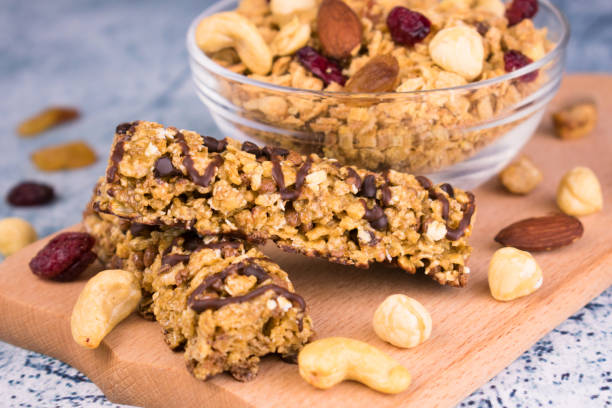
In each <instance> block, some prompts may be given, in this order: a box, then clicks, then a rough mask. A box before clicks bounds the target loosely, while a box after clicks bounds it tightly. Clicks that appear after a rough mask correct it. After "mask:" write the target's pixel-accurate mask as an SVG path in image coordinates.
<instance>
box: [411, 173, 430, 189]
mask: <svg viewBox="0 0 612 408" xmlns="http://www.w3.org/2000/svg"><path fill="white" fill-rule="evenodd" d="M414 178H415V179H416V180H417V181H418V182H419V184H420V185H421V187H423V188H424V189H425V190H429V189H430V188H432V187H433V183H432V182H431V180H430V179H428V178H427V177H425V176H415V177H414Z"/></svg>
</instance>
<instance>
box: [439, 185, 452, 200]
mask: <svg viewBox="0 0 612 408" xmlns="http://www.w3.org/2000/svg"><path fill="white" fill-rule="evenodd" d="M440 190H442V191H444V192H445V193H446V194H448V196H449V197H450V198H455V190H454V189H453V186H451V185H450V184H448V183H444V184H440Z"/></svg>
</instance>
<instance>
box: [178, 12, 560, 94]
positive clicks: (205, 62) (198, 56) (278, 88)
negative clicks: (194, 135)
mask: <svg viewBox="0 0 612 408" xmlns="http://www.w3.org/2000/svg"><path fill="white" fill-rule="evenodd" d="M235 2H236V0H221V1H218V2H216V3H214V4H213V5H211V6H209V7H208V8H206V9H205V10H204V11H203V12H202V13H200V14H199V15H198V16H197V17H196V18H195V19H194V20H193V21H192V23H191V25H190V26H189V29H188V30H187V51H188V52H189V55H190V57H191V58H193V59H194V60H195V61H196V62H197V63H198V64H200V65H201V66H202V67H204V68H205V69H207V70H209V71H211V72H213V73H215V74H217V75H219V76H221V77H224V78H226V79H229V80H232V81H235V82H239V83H242V84H244V85H250V86H256V87H259V88H262V89H266V90H270V91H275V92H279V93H290V94H295V93H302V94H311V95H314V96H319V97H330V98H331V97H343V98H346V97H353V98H362V97H366V98H371V97H372V96H376V97H378V98H390V97H391V98H393V97H395V98H397V97H398V96H414V95H419V94H422V95H424V94H431V93H436V92H437V93H442V92H452V91H469V90H476V89H479V88H481V87H484V86H488V85H495V84H499V83H503V82H505V81H508V80H511V79H514V78H518V77H521V76H523V75H525V74H528V73H530V72H533V71H535V70H539V69H541V68H542V67H543V66H545V65H546V64H548V63H549V62H551V61H554V60H555V59H557V58H559V57H560V55H561V54H562V53H563V52H564V50H565V48H566V47H567V43H568V41H569V34H570V26H569V22H568V21H567V19H566V17H565V15H564V14H563V13H562V12H561V10H559V9H558V8H557V7H556V6H555V5H554V4H552V3H551V1H550V0H539V4H540V7H541V6H542V5H544V6H545V7H546V8H547V9H549V11H550V12H552V14H553V15H554V17H555V18H556V19H557V23H558V24H559V25H560V26H561V29H562V32H561V39H560V40H559V41H558V42H557V44H555V47H554V48H553V49H552V50H550V51H549V52H548V53H547V54H546V55H545V56H544V57H542V58H541V59H539V60H538V61H535V62H532V63H531V64H528V65H525V66H524V67H522V68H520V69H517V70H516V71H512V72H509V73H507V74H504V75H500V76H498V77H495V78H490V79H486V80H484V81H478V82H472V83H469V84H466V85H460V86H453V87H449V88H437V89H426V90H418V91H409V92H373V93H353V92H339V91H316V90H310V89H303V88H293V87H289V86H282V85H275V84H271V83H268V82H264V81H258V80H256V79H251V78H248V77H246V76H244V75H241V74H238V73H235V72H233V71H230V70H229V69H226V68H224V67H222V66H221V65H219V64H217V63H216V62H214V61H213V60H212V59H210V58H209V57H208V56H207V55H206V54H205V53H204V52H203V51H201V50H200V48H199V47H198V46H197V44H196V42H195V30H196V27H197V25H198V23H199V22H200V20H202V19H203V18H204V17H207V16H210V15H212V14H215V13H218V12H220V11H223V9H225V8H226V7H228V6H229V5H231V4H232V3H235Z"/></svg>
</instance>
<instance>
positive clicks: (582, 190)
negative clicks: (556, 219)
mask: <svg viewBox="0 0 612 408" xmlns="http://www.w3.org/2000/svg"><path fill="white" fill-rule="evenodd" d="M557 205H558V206H559V208H560V209H561V211H563V212H564V213H566V214H569V215H589V214H593V213H596V212H597V211H601V209H602V208H603V195H602V193H601V185H600V184H599V180H598V179H597V176H596V175H595V173H593V171H592V170H591V169H589V168H588V167H575V168H573V169H572V170H570V171H568V172H567V173H566V174H565V175H564V176H563V179H561V182H560V183H559V187H557Z"/></svg>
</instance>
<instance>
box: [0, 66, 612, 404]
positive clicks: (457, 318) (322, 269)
mask: <svg viewBox="0 0 612 408" xmlns="http://www.w3.org/2000/svg"><path fill="white" fill-rule="evenodd" d="M610 94H612V77H611V76H603V75H600V76H597V75H577V76H569V77H567V78H566V79H565V80H564V83H563V85H562V89H561V91H560V92H559V94H558V95H557V97H556V99H555V100H554V101H553V103H552V105H551V109H554V108H555V107H558V106H560V105H562V104H565V103H567V102H568V101H571V100H573V99H581V98H584V97H591V98H594V99H595V100H596V101H597V104H598V108H599V113H600V120H599V123H598V126H597V129H596V131H595V132H594V134H592V135H590V136H589V137H587V138H585V139H583V140H579V141H571V142H562V141H560V140H558V139H556V138H555V137H553V136H552V133H551V128H550V127H551V125H550V115H546V117H545V120H544V122H543V123H542V125H541V127H540V130H539V131H538V134H537V135H536V136H535V137H534V138H533V139H532V140H531V141H530V142H529V144H528V145H527V146H526V148H525V149H524V150H525V152H526V153H527V154H528V155H529V156H530V157H531V158H532V159H533V161H534V162H535V163H536V164H537V165H538V166H539V167H540V168H541V169H542V171H543V173H544V182H543V183H542V185H540V186H539V187H538V188H537V189H536V190H535V191H534V192H533V193H532V194H531V195H529V196H528V197H517V196H512V195H509V194H507V193H505V192H504V191H503V190H502V189H501V188H500V186H499V184H498V183H497V181H496V180H491V181H490V182H488V183H486V184H485V185H484V186H482V187H481V188H479V189H477V190H476V191H475V193H476V199H477V204H478V213H477V217H478V218H477V222H476V228H475V230H474V234H473V237H472V239H471V242H472V244H473V246H474V254H473V256H472V259H471V262H470V266H471V270H472V275H471V278H470V281H469V283H468V287H467V288H464V289H455V288H447V287H441V286H439V285H438V284H436V283H434V282H432V281H430V280H429V279H427V278H424V277H418V276H416V277H414V276H408V275H406V274H405V273H404V272H402V271H400V270H395V269H387V268H383V267H375V268H371V269H369V270H360V269H355V268H350V267H343V266H338V265H334V264H329V263H327V262H324V261H321V260H316V259H307V258H304V257H301V256H297V255H290V254H285V253H282V252H280V251H279V250H277V249H276V248H274V247H272V246H267V247H266V248H265V252H267V253H268V255H269V256H271V257H272V258H273V259H274V260H275V261H277V262H278V263H279V264H280V265H281V266H282V267H283V268H284V269H285V270H286V271H288V272H289V274H290V276H291V279H292V280H293V282H294V285H295V287H296V289H297V291H298V292H299V293H300V294H302V295H303V296H304V298H305V299H306V301H307V303H308V307H309V309H310V312H311V315H312V318H313V320H314V322H315V329H316V331H317V333H318V336H319V337H327V336H332V335H333V336H347V337H353V338H356V339H360V340H363V341H366V342H368V343H370V344H372V345H374V346H377V347H379V348H381V349H382V350H384V351H385V352H387V353H389V354H390V355H392V356H393V357H395V358H396V359H397V360H399V361H400V362H401V363H402V364H404V365H405V366H406V367H408V369H409V370H410V371H411V372H412V374H413V378H414V381H413V384H412V385H411V386H410V388H409V390H408V391H406V392H404V393H402V394H399V395H394V396H387V395H382V394H378V393H376V392H374V391H372V390H370V389H368V388H366V387H364V386H362V385H360V384H357V383H354V382H345V383H342V384H340V385H338V386H336V387H334V388H333V389H331V390H327V391H320V390H316V389H314V388H312V387H311V386H310V385H308V384H307V383H305V382H304V381H303V380H302V379H301V378H300V376H299V374H298V370H297V366H295V365H290V364H286V363H283V362H281V361H280V360H279V359H278V358H276V357H266V358H264V360H263V362H262V366H261V370H260V372H259V375H258V377H257V378H256V379H255V380H254V381H252V382H249V383H239V382H236V381H234V380H232V379H231V378H230V377H229V376H228V375H219V376H216V377H214V378H213V379H211V380H209V381H207V382H201V381H198V380H195V379H194V378H192V377H191V375H190V374H189V373H188V372H187V370H186V369H185V364H184V361H183V356H182V354H181V353H174V352H172V351H170V350H169V349H168V348H167V347H166V345H165V343H164V342H163V339H162V335H161V332H160V328H159V326H158V325H157V324H156V323H154V322H148V321H145V320H142V319H140V318H139V317H137V316H135V315H132V316H131V317H129V318H128V319H127V320H126V321H124V322H123V323H121V324H120V325H119V326H118V327H117V328H116V329H115V330H114V331H113V332H112V333H111V334H110V335H109V336H108V337H107V338H106V339H105V340H104V341H103V343H102V345H101V346H100V347H99V348H98V349H96V350H87V349H83V348H81V347H79V346H78V345H76V344H75V343H74V341H73V340H72V337H71V335H70V323H69V320H70V313H71V310H72V306H73V304H74V302H75V301H76V298H77V296H78V294H79V291H80V290H81V288H82V287H83V285H84V284H85V281H86V279H87V278H88V277H89V276H91V274H92V273H94V272H95V270H93V269H95V268H92V270H90V271H89V272H88V273H87V274H86V275H85V276H83V277H82V278H81V279H80V280H78V281H76V282H71V283H54V282H47V281H43V280H40V279H38V278H36V277H35V276H33V275H32V273H31V272H30V271H29V268H28V266H27V263H28V261H29V260H30V258H31V257H32V256H33V254H35V253H36V252H37V251H38V250H39V249H40V248H41V247H42V246H43V245H44V244H45V241H46V240H47V239H45V240H41V241H39V242H37V243H35V244H33V245H31V246H29V247H27V248H25V249H24V250H22V251H21V252H19V253H17V254H15V255H13V256H11V257H9V258H8V259H7V260H5V261H4V262H3V263H2V264H1V265H0V310H1V311H2V312H1V313H0V339H2V340H3V341H7V342H9V343H12V344H15V345H17V346H20V347H24V348H27V349H31V350H35V351H38V352H41V353H44V354H48V355H50V356H53V357H56V358H59V359H60V360H62V361H65V362H67V363H68V364H71V365H73V366H74V367H76V368H78V369H79V370H81V371H83V372H84V373H85V374H86V375H87V376H88V377H89V378H90V379H91V380H92V381H93V382H95V383H96V384H97V385H98V386H99V387H100V388H101V389H102V391H103V392H104V393H105V394H106V396H107V397H108V398H109V399H110V400H111V401H114V402H117V403H125V404H132V405H139V406H147V407H174V406H180V407H232V408H236V407H282V408H287V407H294V406H316V407H327V406H329V407H349V406H350V407H368V408H370V407H373V406H376V407H397V406H402V407H408V406H410V407H434V406H435V407H450V406H453V405H454V404H456V403H457V402H459V401H460V400H461V399H462V398H464V397H465V396H467V395H468V394H469V393H470V392H472V391H473V390H475V389H476V388H478V387H479V386H480V385H482V384H483V383H485V382H486V381H487V380H488V379H490V378H491V377H493V376H494V375H495V374H496V373H497V372H499V371H500V370H501V369H503V368H504V367H505V366H506V365H508V364H509V363H511V362H512V361H513V360H514V359H516V358H517V357H518V356H519V355H520V354H521V353H522V352H523V351H524V350H526V349H527V348H529V347H530V346H531V345H532V344H533V343H534V342H535V341H536V340H538V339H539V338H540V337H542V336H543V335H544V334H545V333H547V332H548V331H550V330H551V329H552V328H554V327H555V326H557V325H558V324H559V323H561V322H562V321H563V320H565V319H566V318H567V317H568V316H570V315H571V314H572V313H574V312H575V311H577V310H578V309H579V308H580V307H581V306H583V305H584V304H585V303H587V302H588V301H589V300H590V299H592V298H593V297H595V296H597V295H598V294H599V293H601V292H602V291H603V290H605V289H606V288H607V287H608V286H610V285H611V284H612V229H611V228H610V226H611V225H612V214H611V212H610V210H609V206H610V205H612V204H611V203H612V135H611V133H610V130H609V129H611V128H612V98H610V97H609V95H610ZM576 165H586V166H588V167H590V168H592V169H593V170H594V171H595V173H596V174H597V175H598V176H599V179H600V181H601V183H602V187H603V190H604V202H605V207H604V210H603V211H602V212H600V213H598V214H596V215H591V216H587V217H583V218H582V221H583V223H584V227H585V234H584V237H583V238H582V239H580V240H579V241H577V242H576V243H574V244H572V245H571V246H569V247H567V248H563V249H560V250H556V251H552V252H548V253H538V254H535V257H536V259H537V261H538V263H539V264H540V266H541V267H542V269H543V271H544V284H543V286H542V288H541V289H540V290H538V291H537V292H535V293H534V294H532V295H531V296H528V297H525V298H522V299H519V300H517V301H514V302H510V303H500V302H496V301H495V300H493V298H491V296H490V295H489V290H488V285H487V264H488V261H489V259H490V257H491V254H492V253H493V251H495V250H496V249H497V248H499V246H498V245H497V244H496V243H495V242H493V236H494V235H495V234H496V233H497V232H498V231H499V230H500V229H501V228H502V227H504V226H506V225H508V224H509V223H511V222H513V221H516V220H519V219H522V218H525V217H530V216H537V215H542V214H547V213H550V212H553V211H555V209H556V206H555V202H554V197H555V189H556V186H557V183H558V182H559V180H560V178H561V176H562V175H563V173H564V172H565V171H566V170H569V169H570V168H572V167H574V166H576ZM76 228H78V226H77V227H76ZM393 293H405V294H407V295H408V296H411V297H414V298H416V299H418V300H419V301H420V302H421V303H423V305H425V307H426V308H427V309H428V310H429V311H430V312H431V315H432V318H433V322H434V328H433V332H432V336H431V338H430V339H429V340H428V341H427V342H426V343H424V344H422V345H421V346H419V347H417V348H415V349H412V350H401V349H397V348H394V347H393V346H390V345H388V344H386V343H384V342H383V341H381V340H380V339H378V338H377V337H376V335H375V334H374V331H373V329H372V326H371V319H372V315H373V313H374V310H375V308H376V306H377V305H378V304H379V303H380V302H381V301H382V300H383V299H384V298H385V297H386V296H388V295H390V294H393Z"/></svg>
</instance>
